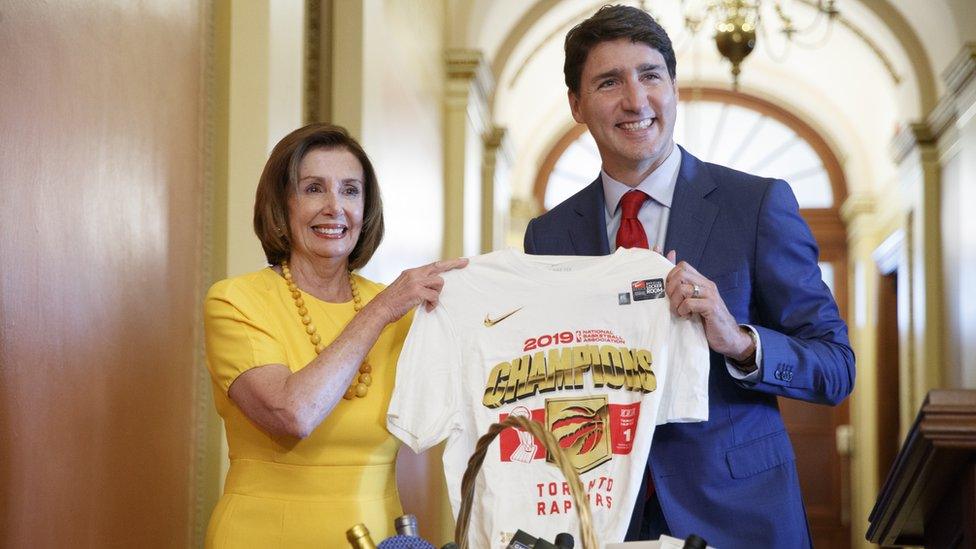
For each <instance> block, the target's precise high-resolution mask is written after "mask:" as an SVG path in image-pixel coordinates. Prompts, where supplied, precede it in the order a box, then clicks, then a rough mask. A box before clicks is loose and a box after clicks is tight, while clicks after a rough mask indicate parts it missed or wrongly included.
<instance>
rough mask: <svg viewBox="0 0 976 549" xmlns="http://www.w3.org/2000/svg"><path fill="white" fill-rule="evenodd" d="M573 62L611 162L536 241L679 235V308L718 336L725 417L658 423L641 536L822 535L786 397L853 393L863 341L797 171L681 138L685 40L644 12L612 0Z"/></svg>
mask: <svg viewBox="0 0 976 549" xmlns="http://www.w3.org/2000/svg"><path fill="white" fill-rule="evenodd" d="M564 72H565V77H566V85H567V87H568V88H569V93H568V95H569V105H570V108H571V109H572V112H573V118H575V119H576V121H577V122H580V123H585V124H586V125H587V127H588V128H589V130H590V133H591V134H592V135H593V138H594V139H595V140H596V143H597V147H598V148H599V151H600V157H601V159H602V162H603V166H602V171H601V174H600V176H599V177H598V178H597V179H596V181H594V182H593V183H592V184H590V185H589V186H587V187H586V188H585V189H583V190H582V191H580V192H579V193H577V194H576V195H574V196H572V197H571V198H569V199H568V200H566V201H565V202H563V203H562V204H560V205H558V206H556V207H555V208H553V209H552V210H551V211H549V212H548V213H546V214H545V215H543V216H541V217H539V218H537V219H534V220H532V222H530V223H529V226H528V228H527V229H526V233H525V250H526V251H527V252H528V253H534V254H550V255H604V254H608V253H610V251H611V249H612V247H611V244H610V243H614V244H615V245H616V246H617V247H620V246H623V247H631V246H643V247H648V246H650V247H653V248H655V249H658V250H659V251H660V250H661V249H663V250H668V251H669V252H668V258H669V259H670V260H671V261H672V262H673V261H675V259H677V260H679V262H678V263H677V265H676V266H675V267H674V269H673V270H672V271H671V272H670V273H669V274H668V277H667V280H666V293H667V296H668V299H669V300H670V302H671V307H672V310H673V311H675V312H676V313H677V314H679V315H682V316H686V315H689V314H697V315H699V316H700V318H701V321H702V323H703V324H704V328H705V334H706V338H707V340H708V344H709V347H710V349H711V353H710V355H711V358H710V360H711V366H710V368H711V372H710V376H709V420H708V421H707V422H705V423H689V424H668V425H662V426H660V427H658V428H657V432H656V433H655V435H654V442H653V446H652V449H651V455H650V459H649V463H648V469H649V477H650V478H651V479H652V480H653V482H652V483H651V484H650V485H649V486H648V488H647V489H646V493H647V494H648V495H647V497H646V498H638V501H637V505H636V507H635V510H634V516H633V518H632V521H631V528H630V532H629V533H628V539H656V538H657V537H658V536H659V535H660V534H662V533H670V534H671V535H675V536H678V537H682V538H683V537H686V536H687V535H689V534H692V533H694V534H698V535H700V536H702V537H703V538H705V539H706V540H708V542H709V544H710V545H714V546H716V547H722V548H723V549H728V548H733V547H805V546H809V545H810V537H809V530H808V526H807V522H806V515H805V512H804V509H803V503H802V500H801V498H800V490H799V483H798V481H797V473H796V467H795V464H794V455H793V449H792V446H791V444H790V441H789V437H788V436H787V433H786V431H785V428H784V425H783V420H782V418H781V417H780V413H779V408H778V406H777V403H776V397H777V396H783V397H788V398H797V399H801V400H806V401H810V402H818V403H824V404H831V405H836V404H838V403H839V402H841V401H842V400H843V399H844V398H845V397H847V395H848V394H849V393H850V392H851V389H852V388H853V385H854V355H853V353H852V351H851V349H850V345H849V342H848V337H847V327H846V326H845V324H844V322H843V320H841V318H840V316H839V314H838V310H837V306H836V304H835V303H834V300H833V298H832V297H831V295H830V292H829V290H828V289H827V287H826V286H825V285H824V284H823V282H822V280H821V274H820V269H819V268H818V266H817V256H818V250H817V246H816V243H815V242H814V240H813V236H812V235H811V233H810V230H809V228H808V227H807V225H806V224H805V223H804V221H803V220H802V219H801V218H800V215H799V212H798V206H797V203H796V199H795V198H794V196H793V193H792V191H791V190H790V187H789V185H787V184H786V183H785V182H784V181H780V180H772V179H763V178H759V177H755V176H752V175H748V174H744V173H741V172H736V171H734V170H731V169H728V168H725V167H722V166H717V165H714V164H708V163H704V162H702V161H700V160H698V159H697V158H695V157H694V156H692V155H691V154H689V153H688V152H687V151H685V150H683V149H681V148H680V147H677V146H676V145H675V144H674V141H673V133H674V122H675V116H676V106H677V102H678V90H677V82H676V80H675V56H674V50H673V48H672V46H671V41H670V39H669V38H668V36H667V34H666V33H665V32H664V29H662V28H661V27H660V26H659V25H658V24H657V23H656V22H655V21H654V20H653V19H652V18H651V17H650V16H649V15H647V14H646V13H644V12H643V11H641V10H639V9H636V8H632V7H627V6H605V7H604V8H602V9H600V10H599V11H598V12H597V13H596V14H595V15H594V16H593V17H591V18H590V19H588V20H586V21H584V22H583V23H581V24H579V25H578V26H576V27H575V28H574V29H572V30H571V31H570V32H569V34H568V35H567V36H566V64H565V67H564Z"/></svg>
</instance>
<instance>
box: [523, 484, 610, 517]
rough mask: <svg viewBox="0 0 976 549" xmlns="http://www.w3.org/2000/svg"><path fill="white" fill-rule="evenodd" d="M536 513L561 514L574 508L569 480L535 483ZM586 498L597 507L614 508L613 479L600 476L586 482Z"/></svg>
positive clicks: (591, 504) (591, 505)
mask: <svg viewBox="0 0 976 549" xmlns="http://www.w3.org/2000/svg"><path fill="white" fill-rule="evenodd" d="M535 487H536V490H535V492H536V493H535V494H534V495H535V496H536V497H537V498H538V499H537V500H536V502H535V514H536V515H540V516H542V515H561V514H564V513H568V512H570V511H572V510H573V496H572V493H571V492H570V491H569V483H568V482H565V481H564V482H546V483H538V484H536V485H535ZM584 488H586V499H587V501H589V502H590V507H593V508H595V509H599V508H604V509H611V508H613V496H611V495H610V494H611V492H612V491H613V479H612V478H608V477H599V478H595V479H593V480H591V481H590V482H588V483H586V485H585V486H584Z"/></svg>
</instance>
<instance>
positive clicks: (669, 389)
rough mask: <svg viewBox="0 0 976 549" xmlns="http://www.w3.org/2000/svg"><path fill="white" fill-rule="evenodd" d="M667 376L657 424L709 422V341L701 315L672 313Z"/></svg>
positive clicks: (667, 350) (667, 351)
mask: <svg viewBox="0 0 976 549" xmlns="http://www.w3.org/2000/svg"><path fill="white" fill-rule="evenodd" d="M665 352H666V353H667V364H668V375H667V381H666V386H665V387H664V388H663V389H664V390H663V392H662V394H661V404H660V408H658V414H657V424H658V425H661V424H664V423H690V422H695V421H708V371H709V356H708V341H707V340H706V339H705V328H704V327H703V326H702V323H701V319H700V318H699V317H698V315H693V316H690V317H687V318H680V317H678V316H677V315H674V314H672V315H671V337H669V338H668V344H667V349H666V350H665Z"/></svg>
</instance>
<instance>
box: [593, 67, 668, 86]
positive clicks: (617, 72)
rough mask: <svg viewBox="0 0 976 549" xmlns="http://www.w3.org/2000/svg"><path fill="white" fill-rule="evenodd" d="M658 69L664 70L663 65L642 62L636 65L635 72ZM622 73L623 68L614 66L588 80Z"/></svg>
mask: <svg viewBox="0 0 976 549" xmlns="http://www.w3.org/2000/svg"><path fill="white" fill-rule="evenodd" d="M660 70H664V65H659V64H657V63H642V64H640V65H638V66H637V72H648V71H660ZM622 73H623V69H620V68H616V67H615V68H612V69H610V70H608V71H604V72H601V73H600V74H598V75H596V76H594V77H593V78H591V79H590V82H598V81H600V80H603V79H604V78H618V77H620V75H621V74H622Z"/></svg>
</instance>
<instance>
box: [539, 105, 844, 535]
mask: <svg viewBox="0 0 976 549" xmlns="http://www.w3.org/2000/svg"><path fill="white" fill-rule="evenodd" d="M680 96H681V102H680V104H679V107H678V120H677V123H676V126H675V141H677V142H678V143H680V144H681V145H682V146H684V147H685V148H687V149H688V150H689V151H690V152H692V153H693V154H695V155H696V156H698V157H699V158H701V159H702V160H705V161H709V162H716V163H719V164H723V165H725V166H729V167H731V168H734V169H738V170H741V171H746V172H749V173H754V174H757V175H762V176H767V177H777V178H781V179H785V180H786V181H787V182H789V183H790V185H791V187H792V188H793V192H794V194H796V196H797V201H798V202H799V204H800V213H801V215H803V217H804V219H805V220H806V221H807V223H808V224H809V225H810V228H811V230H812V231H813V234H814V237H815V238H816V240H817V243H818V244H819V246H820V267H821V270H822V271H823V278H824V282H825V283H826V284H827V286H828V287H829V288H830V289H831V291H832V292H833V293H834V297H835V299H836V300H837V304H838V306H839V308H840V312H841V315H843V317H844V318H845V319H847V318H848V314H847V309H848V308H847V302H848V296H847V276H846V273H847V234H846V228H845V226H844V223H843V221H842V220H841V217H840V205H841V204H843V202H844V200H845V199H846V198H847V184H846V181H845V179H844V174H843V170H842V169H841V166H840V162H839V161H838V160H837V157H836V155H834V153H833V151H832V150H831V148H830V146H829V145H828V144H827V142H826V141H825V140H824V139H823V137H822V136H821V135H820V134H819V133H818V132H817V131H816V130H814V129H813V128H812V127H811V126H810V125H809V124H807V123H805V122H804V121H803V120H801V119H799V118H798V117H796V116H795V115H793V114H792V113H790V112H789V111H787V110H786V109H784V108H782V107H780V106H778V105H775V104H773V103H770V102H768V101H766V100H764V99H761V98H759V97H756V96H752V95H748V94H744V93H740V92H732V91H729V90H724V89H714V88H682V89H681V90H680ZM599 170H600V156H599V152H598V151H597V149H596V143H595V142H594V141H593V138H592V137H590V135H589V133H588V132H587V131H586V127H585V126H582V125H576V126H573V127H572V128H570V129H569V130H567V131H566V132H565V133H564V134H563V136H562V137H561V138H560V139H559V140H557V142H556V144H555V145H554V146H553V147H552V149H551V150H550V151H549V153H548V154H547V155H546V157H545V160H544V161H543V163H542V165H541V167H540V169H539V172H538V174H537V177H536V179H535V184H534V187H533V198H534V200H535V201H536V206H537V207H538V209H539V211H545V210H548V209H549V208H551V207H552V206H555V205H556V204H558V203H559V202H561V201H563V200H565V199H566V198H568V197H569V196H571V195H572V194H573V193H575V192H576V191H578V190H580V189H582V188H583V187H584V186H586V185H587V184H589V183H590V182H592V181H593V179H594V178H595V177H596V176H597V174H599ZM780 409H781V410H782V414H783V419H784V421H785V422H786V426H787V430H788V431H789V433H790V437H791V439H792V441H793V446H794V449H795V450H796V456H797V469H798V470H799V474H800V483H801V485H802V488H803V497H804V503H805V505H806V509H807V515H808V517H809V520H810V526H811V530H812V534H813V537H814V545H815V546H818V547H836V548H845V547H850V509H851V502H850V478H849V476H850V474H849V469H850V467H849V442H848V441H847V437H848V433H849V432H850V430H849V428H848V422H849V419H848V418H849V411H848V404H847V402H846V401H845V402H844V403H843V404H841V405H840V406H837V407H834V408H831V407H826V406H818V405H813V404H808V403H805V402H800V401H796V400H790V399H780Z"/></svg>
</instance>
